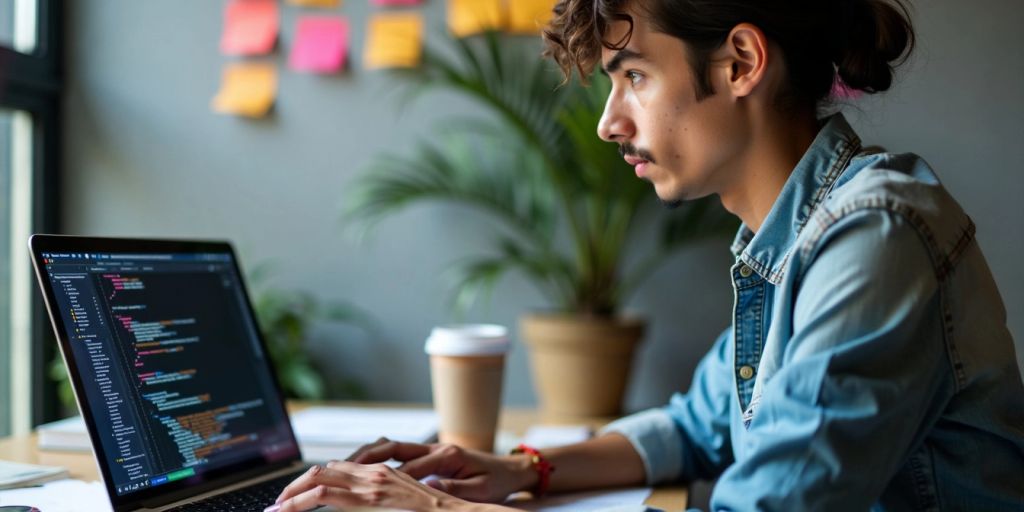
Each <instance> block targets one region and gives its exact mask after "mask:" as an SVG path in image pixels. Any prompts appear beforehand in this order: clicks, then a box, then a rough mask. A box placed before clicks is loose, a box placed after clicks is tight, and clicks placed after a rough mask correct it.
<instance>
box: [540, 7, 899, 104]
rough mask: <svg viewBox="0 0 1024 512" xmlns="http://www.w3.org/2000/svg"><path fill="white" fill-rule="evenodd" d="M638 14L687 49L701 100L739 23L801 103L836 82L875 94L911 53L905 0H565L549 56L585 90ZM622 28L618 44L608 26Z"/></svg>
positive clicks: (549, 32) (823, 94) (557, 12)
mask: <svg viewBox="0 0 1024 512" xmlns="http://www.w3.org/2000/svg"><path fill="white" fill-rule="evenodd" d="M630 8H633V12H636V13H640V15H642V16H644V18H645V19H646V20H648V21H650V23H651V24H652V26H653V28H654V30H657V31H659V32H662V33H665V34H668V35H672V36H674V37H677V38H679V39H681V40H683V41H684V42H686V43H687V49H688V51H689V56H690V63H689V64H690V66H691V69H692V71H693V73H694V76H695V77H696V78H697V88H698V90H697V96H698V98H702V97H706V96H709V95H712V94H714V89H713V88H712V86H711V83H710V78H709V76H708V68H709V66H710V55H711V53H712V52H713V51H714V50H715V49H717V48H719V47H720V46H721V45H722V44H723V43H724V42H725V39H726V37H727V36H728V34H729V32H730V31H731V30H732V29H733V27H735V26H736V25H738V24H740V23H752V24H754V25H756V26H757V27H758V28H760V29H761V30H762V31H763V32H764V33H765V36H766V37H768V38H769V39H770V40H772V41H773V42H775V43H777V44H778V45H779V46H780V47H781V49H782V52H783V59H784V61H785V62H786V67H787V70H788V73H789V81H788V87H787V89H786V91H785V94H787V95H789V96H791V98H790V99H791V100H792V101H794V102H796V103H799V104H810V105H816V104H817V103H818V102H820V101H821V100H823V99H825V98H827V97H828V95H829V93H830V91H831V90H832V86H833V83H834V81H835V77H836V76H837V75H838V76H839V78H840V79H841V80H842V82H843V83H844V84H845V85H846V86H847V87H849V88H851V89H857V90H861V91H864V92H867V93H876V92H881V91H885V90H887V89H889V87H891V85H892V80H893V73H894V67H895V66H896V65H899V64H900V63H902V62H903V61H905V60H906V58H907V57H908V56H909V54H910V52H911V50H912V49H913V47H914V40H915V38H914V29H913V26H912V24H911V22H910V14H909V11H908V9H907V7H906V5H905V4H904V3H903V0H560V1H559V2H558V4H557V5H556V6H555V8H554V17H553V19H552V20H551V22H550V24H549V25H548V26H547V27H546V28H545V29H544V32H543V36H544V41H545V45H546V49H545V51H544V55H545V56H548V57H551V58H553V59H554V61H555V62H556V63H557V64H558V66H559V67H560V68H561V69H562V72H563V74H564V76H565V79H566V80H570V79H571V78H572V75H573V74H574V73H578V74H579V76H580V79H581V80H582V81H583V82H584V83H586V80H587V77H588V76H589V75H590V72H591V71H593V69H594V67H595V66H596V65H597V64H598V62H600V60H601V49H602V48H609V49H616V50H617V49H622V48H624V47H625V46H626V45H627V44H628V43H629V38H630V36H631V34H632V27H633V23H634V19H633V16H632V15H631V14H630V13H629V10H630ZM616 21H625V22H628V23H629V25H630V29H629V30H628V31H627V32H626V34H625V36H624V37H623V38H622V39H621V40H619V41H608V40H606V38H605V37H606V35H607V30H608V27H609V26H610V25H611V24H612V23H614V22H616Z"/></svg>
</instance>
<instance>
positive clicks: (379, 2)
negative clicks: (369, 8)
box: [370, 0, 423, 6]
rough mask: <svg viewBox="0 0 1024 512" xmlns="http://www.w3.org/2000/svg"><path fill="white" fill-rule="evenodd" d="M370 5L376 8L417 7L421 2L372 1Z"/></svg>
mask: <svg viewBox="0 0 1024 512" xmlns="http://www.w3.org/2000/svg"><path fill="white" fill-rule="evenodd" d="M370 3H371V4H373V5H376V6H393V5H419V4H421V3H423V0H373V1H372V2H370Z"/></svg>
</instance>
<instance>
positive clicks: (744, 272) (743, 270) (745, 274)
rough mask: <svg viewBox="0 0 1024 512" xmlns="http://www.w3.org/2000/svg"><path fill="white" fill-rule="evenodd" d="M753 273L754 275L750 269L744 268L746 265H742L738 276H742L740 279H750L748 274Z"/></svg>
mask: <svg viewBox="0 0 1024 512" xmlns="http://www.w3.org/2000/svg"><path fill="white" fill-rule="evenodd" d="M753 273H754V270H753V269H751V268H750V267H748V266H746V265H743V266H742V267H740V276H742V277H750V274H753Z"/></svg>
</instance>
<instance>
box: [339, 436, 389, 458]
mask: <svg viewBox="0 0 1024 512" xmlns="http://www.w3.org/2000/svg"><path fill="white" fill-rule="evenodd" d="M390 442H391V440H390V439H388V438H386V437H381V438H378V439H377V440H376V441H374V442H372V443H370V444H364V445H362V446H360V447H359V449H358V450H356V451H355V452H353V453H352V455H349V456H348V458H346V459H345V460H347V461H349V462H355V460H356V459H357V458H359V456H360V455H362V454H363V453H365V452H366V450H369V449H371V448H376V447H378V446H380V445H382V444H386V443H390Z"/></svg>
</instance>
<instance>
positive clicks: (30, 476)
mask: <svg viewBox="0 0 1024 512" xmlns="http://www.w3.org/2000/svg"><path fill="white" fill-rule="evenodd" d="M66 476H68V470H67V469H66V468H61V467H56V466H37V465H35V464H22V463H20V462H10V461H6V460H0V489H14V488H17V487H28V486H34V485H39V484H41V483H43V482H49V481H51V480H57V479H59V478H64V477H66Z"/></svg>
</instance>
